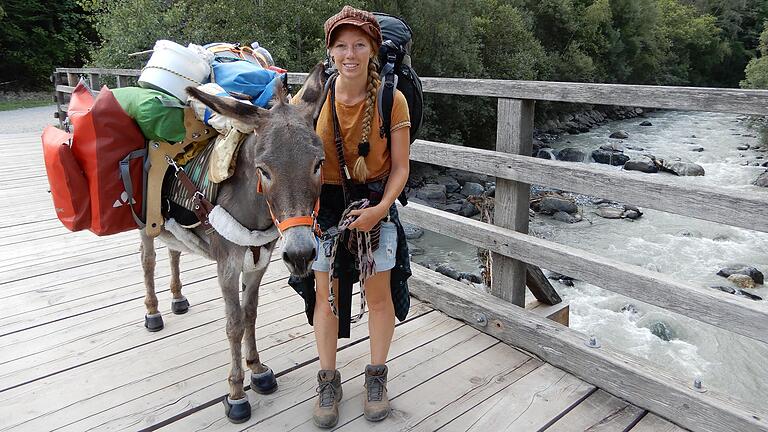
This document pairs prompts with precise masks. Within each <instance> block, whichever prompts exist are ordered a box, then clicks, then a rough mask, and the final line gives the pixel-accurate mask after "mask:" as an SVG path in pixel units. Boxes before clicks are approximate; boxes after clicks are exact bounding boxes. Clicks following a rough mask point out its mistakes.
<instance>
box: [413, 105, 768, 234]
mask: <svg viewBox="0 0 768 432" xmlns="http://www.w3.org/2000/svg"><path fill="white" fill-rule="evenodd" d="M767 100H768V99H767ZM411 160H415V161H419V162H425V163H431V164H437V165H442V166H446V167H451V168H458V169H463V170H468V171H473V172H478V173H482V174H487V175H492V176H496V177H499V178H504V179H507V180H516V181H522V182H527V183H531V184H538V185H544V186H550V187H554V188H557V189H562V190H567V191H571V192H577V193H582V194H587V195H593V196H598V197H601V198H607V199H611V200H616V201H620V202H624V203H631V204H634V205H637V206H641V207H648V208H652V209H656V210H661V211H666V212H670V213H675V214H679V215H682V216H688V217H693V218H696V219H704V220H709V221H712V222H718V223H722V224H726V225H731V226H738V227H741V228H748V229H753V230H757V231H763V232H768V192H766V191H761V190H758V189H760V188H755V190H754V191H736V190H732V189H727V188H723V187H715V186H706V187H700V186H696V185H693V184H691V181H692V180H691V178H687V179H686V178H680V177H675V176H672V175H665V174H658V175H657V174H645V173H640V172H632V171H616V170H612V169H609V168H607V167H600V166H598V165H599V164H589V165H586V164H579V163H574V162H562V161H554V160H544V159H539V158H533V157H529V156H521V155H512V154H503V153H499V152H494V151H490V150H481V149H472V148H467V147H461V146H457V145H451V144H444V143H437V142H431V141H424V140H416V141H415V142H414V143H413V144H412V145H411Z"/></svg>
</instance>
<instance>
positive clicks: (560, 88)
mask: <svg viewBox="0 0 768 432" xmlns="http://www.w3.org/2000/svg"><path fill="white" fill-rule="evenodd" d="M306 77H307V74H306V73H289V74H288V83H289V84H301V83H303V82H304V79H306ZM421 82H422V85H423V90H424V92H426V93H441V94H451V95H459V96H486V97H497V98H508V99H528V100H541V101H552V102H571V103H588V104H596V105H620V106H633V107H647V108H665V109H675V110H687V111H711V112H727V113H737V114H753V115H766V113H768V90H747V89H726V88H706V87H674V86H650V85H629V84H593V83H578V82H554V81H515V80H494V79H470V78H431V77H424V78H422V79H421Z"/></svg>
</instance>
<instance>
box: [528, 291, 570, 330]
mask: <svg viewBox="0 0 768 432" xmlns="http://www.w3.org/2000/svg"><path fill="white" fill-rule="evenodd" d="M525 310H527V311H529V312H532V313H534V314H536V315H538V316H540V317H543V318H548V319H551V320H552V321H555V322H557V323H560V324H562V325H564V326H566V327H567V326H569V325H570V307H569V305H568V303H565V302H560V303H558V304H556V305H548V304H546V303H542V302H541V301H539V300H538V299H536V297H534V296H533V294H529V293H526V294H525Z"/></svg>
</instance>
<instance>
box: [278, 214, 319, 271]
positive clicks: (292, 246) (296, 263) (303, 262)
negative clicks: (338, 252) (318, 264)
mask: <svg viewBox="0 0 768 432" xmlns="http://www.w3.org/2000/svg"><path fill="white" fill-rule="evenodd" d="M283 237H284V238H285V242H284V243H283V261H285V264H286V266H287V267H288V270H290V271H291V273H292V274H294V275H296V276H306V275H307V274H309V272H310V270H311V269H312V263H313V262H314V261H315V258H317V248H316V242H315V236H314V233H313V232H312V230H311V228H310V227H306V226H299V227H293V228H291V229H288V230H286V231H285V232H283Z"/></svg>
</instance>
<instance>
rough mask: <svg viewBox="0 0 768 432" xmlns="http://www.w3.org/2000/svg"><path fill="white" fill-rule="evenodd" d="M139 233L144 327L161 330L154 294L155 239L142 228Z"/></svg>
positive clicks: (161, 319) (161, 320)
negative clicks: (144, 293) (145, 291)
mask: <svg viewBox="0 0 768 432" xmlns="http://www.w3.org/2000/svg"><path fill="white" fill-rule="evenodd" d="M139 233H140V235H141V246H140V247H139V250H140V251H141V267H142V269H143V270H144V288H145V289H146V290H147V293H146V296H145V297H144V305H145V306H146V307H147V314H146V315H145V316H144V327H146V328H147V330H149V331H151V332H156V331H158V330H162V328H163V317H162V315H160V312H159V311H158V310H157V295H155V258H156V255H155V239H153V238H152V237H150V236H148V235H147V234H146V233H145V232H144V230H140V231H139Z"/></svg>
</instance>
